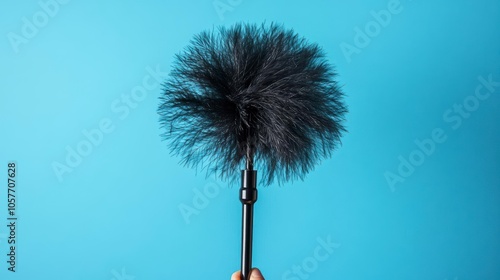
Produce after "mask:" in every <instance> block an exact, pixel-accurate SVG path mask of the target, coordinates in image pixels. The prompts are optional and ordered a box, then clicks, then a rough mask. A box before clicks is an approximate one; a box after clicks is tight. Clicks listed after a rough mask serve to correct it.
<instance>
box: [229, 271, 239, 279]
mask: <svg viewBox="0 0 500 280" xmlns="http://www.w3.org/2000/svg"><path fill="white" fill-rule="evenodd" d="M240 275H241V272H240V271H239V270H238V271H236V272H235V273H233V275H231V280H241V279H240Z"/></svg>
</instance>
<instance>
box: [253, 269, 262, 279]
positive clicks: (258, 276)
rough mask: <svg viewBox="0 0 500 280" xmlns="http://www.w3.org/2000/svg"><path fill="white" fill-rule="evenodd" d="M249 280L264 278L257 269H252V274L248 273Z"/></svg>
mask: <svg viewBox="0 0 500 280" xmlns="http://www.w3.org/2000/svg"><path fill="white" fill-rule="evenodd" d="M250 280H265V279H264V276H262V273H260V270H259V269H258V268H254V269H252V272H250Z"/></svg>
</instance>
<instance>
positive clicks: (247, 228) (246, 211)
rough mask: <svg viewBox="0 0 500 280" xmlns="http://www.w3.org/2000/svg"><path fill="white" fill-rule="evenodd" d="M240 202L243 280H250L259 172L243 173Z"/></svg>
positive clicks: (246, 171) (245, 171)
mask: <svg viewBox="0 0 500 280" xmlns="http://www.w3.org/2000/svg"><path fill="white" fill-rule="evenodd" d="M240 201H241V203H242V206H243V209H242V210H243V213H242V214H243V215H242V227H241V233H242V234H241V280H248V279H250V271H251V269H252V236H253V204H254V203H255V202H256V201H257V171H255V170H248V169H247V170H242V171H241V188H240Z"/></svg>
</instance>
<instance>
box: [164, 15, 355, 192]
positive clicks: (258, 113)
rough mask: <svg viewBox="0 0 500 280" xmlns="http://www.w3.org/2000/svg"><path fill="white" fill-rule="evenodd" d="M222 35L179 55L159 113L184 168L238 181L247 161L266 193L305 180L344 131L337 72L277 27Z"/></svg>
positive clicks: (241, 27)
mask: <svg viewBox="0 0 500 280" xmlns="http://www.w3.org/2000/svg"><path fill="white" fill-rule="evenodd" d="M217 31H218V32H217ZM217 31H211V32H203V33H201V34H199V35H197V36H195V37H194V39H193V40H192V41H191V44H190V45H189V46H188V47H187V48H186V49H185V50H184V52H182V53H181V54H178V55H177V56H176V61H175V63H174V65H173V70H172V71H171V73H170V77H169V79H168V80H167V81H166V83H165V84H164V86H165V89H164V93H163V96H162V97H161V98H160V99H161V104H160V106H159V109H158V113H159V114H160V122H161V124H162V126H163V128H164V129H165V132H164V134H163V135H162V136H163V137H164V138H165V139H167V140H169V142H170V145H171V148H172V151H173V152H174V153H175V154H177V155H180V156H182V158H183V163H184V164H186V165H188V166H195V167H196V166H198V167H200V166H201V167H202V168H206V169H207V172H208V174H212V173H215V174H216V175H217V176H218V177H220V178H222V179H224V178H226V179H227V178H229V179H235V178H237V176H238V174H239V171H240V170H241V169H242V167H243V166H244V163H245V159H247V161H248V160H250V161H251V162H250V164H253V162H255V167H256V169H257V170H259V172H260V173H261V174H263V176H262V177H261V180H262V181H261V183H263V184H264V185H269V184H271V183H272V182H273V181H274V179H277V181H278V182H279V183H283V182H286V181H289V180H293V179H297V178H299V179H303V178H304V176H305V174H307V173H308V172H309V171H310V170H311V169H313V167H314V165H315V164H317V163H318V162H319V161H320V160H321V159H323V158H326V157H329V156H330V154H331V152H332V151H333V150H334V148H335V147H336V146H337V145H338V144H339V142H340V136H341V134H342V132H344V127H343V126H342V124H341V122H342V120H343V116H344V114H345V113H346V106H345V105H344V103H343V100H342V97H343V96H342V93H341V91H340V89H339V87H338V85H337V83H336V81H335V77H336V74H335V72H334V70H333V67H332V66H331V65H330V64H329V63H328V62H327V61H326V59H325V55H324V53H323V52H322V50H321V49H320V48H319V47H318V46H317V45H316V44H311V43H308V42H307V41H306V40H305V39H304V38H302V37H299V36H298V35H297V34H295V33H294V32H293V31H292V30H286V29H284V28H283V27H282V26H279V25H276V24H271V25H261V26H257V25H249V24H248V25H246V24H237V25H234V26H232V27H230V28H224V27H222V28H220V29H218V30H217ZM247 164H248V162H247Z"/></svg>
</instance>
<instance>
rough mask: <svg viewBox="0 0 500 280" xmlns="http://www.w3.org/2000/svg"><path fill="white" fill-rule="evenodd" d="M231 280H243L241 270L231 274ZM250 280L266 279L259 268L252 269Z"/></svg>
mask: <svg viewBox="0 0 500 280" xmlns="http://www.w3.org/2000/svg"><path fill="white" fill-rule="evenodd" d="M231 280H242V279H241V272H240V271H239V270H238V271H236V272H235V273H233V275H232V276H231ZM250 280H265V279H264V276H262V274H261V273H260V270H259V269H258V268H254V269H252V271H251V272H250Z"/></svg>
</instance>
